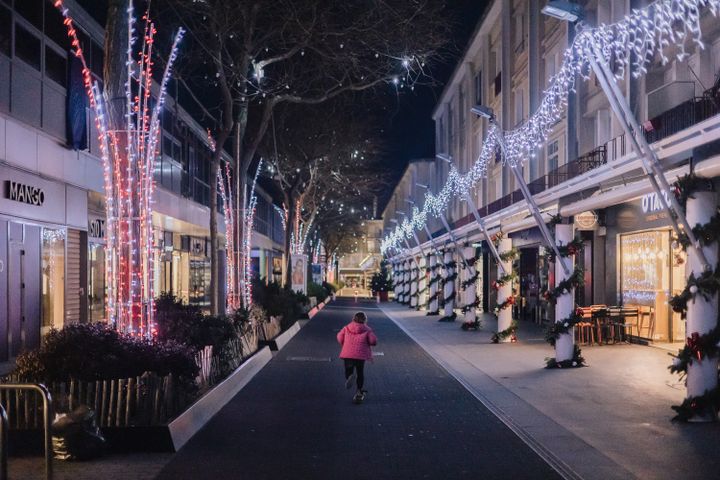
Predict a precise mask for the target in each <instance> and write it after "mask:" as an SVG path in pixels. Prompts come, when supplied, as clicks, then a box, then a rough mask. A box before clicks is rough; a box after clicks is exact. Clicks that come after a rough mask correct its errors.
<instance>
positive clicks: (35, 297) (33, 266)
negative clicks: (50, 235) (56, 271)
mask: <svg viewBox="0 0 720 480" xmlns="http://www.w3.org/2000/svg"><path fill="white" fill-rule="evenodd" d="M8 240H9V241H8V244H9V245H8V259H7V260H8V261H7V264H8V275H7V278H8V280H7V281H8V336H7V339H8V349H9V354H10V356H11V357H16V356H17V355H18V354H19V353H20V352H22V351H23V350H26V349H32V348H36V347H38V346H39V345H40V227H36V226H32V225H23V224H21V223H15V222H9V228H8Z"/></svg>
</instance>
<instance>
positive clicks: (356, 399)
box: [353, 390, 367, 403]
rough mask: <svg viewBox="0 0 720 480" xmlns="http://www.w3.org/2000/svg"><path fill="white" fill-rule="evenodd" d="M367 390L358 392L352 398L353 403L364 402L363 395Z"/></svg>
mask: <svg viewBox="0 0 720 480" xmlns="http://www.w3.org/2000/svg"><path fill="white" fill-rule="evenodd" d="M366 393H367V390H358V391H357V392H356V393H355V396H354V397H353V403H362V401H363V400H365V394H366Z"/></svg>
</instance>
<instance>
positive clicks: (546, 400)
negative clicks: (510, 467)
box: [381, 303, 720, 479]
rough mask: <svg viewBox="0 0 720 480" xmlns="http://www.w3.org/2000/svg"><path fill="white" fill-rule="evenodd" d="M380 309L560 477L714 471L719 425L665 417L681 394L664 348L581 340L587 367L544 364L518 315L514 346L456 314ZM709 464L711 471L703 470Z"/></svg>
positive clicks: (719, 459) (536, 331)
mask: <svg viewBox="0 0 720 480" xmlns="http://www.w3.org/2000/svg"><path fill="white" fill-rule="evenodd" d="M381 308H382V310H383V311H384V312H385V313H386V315H388V316H389V317H390V318H391V319H392V320H394V321H395V322H396V323H397V324H398V325H399V326H400V327H401V328H402V329H403V330H405V331H406V333H408V335H410V336H411V337H412V338H413V339H414V340H415V341H416V342H418V344H420V346H422V347H423V348H424V349H425V350H426V351H427V352H428V353H429V354H430V355H431V356H432V357H433V358H434V359H435V360H436V361H437V362H438V363H439V364H440V365H441V366H443V367H444V368H445V369H446V370H447V371H448V372H450V373H451V374H452V375H453V376H455V377H456V378H457V379H458V380H459V381H461V383H463V384H464V385H465V386H466V388H468V390H470V391H471V392H472V393H473V394H474V395H475V396H476V397H477V398H478V399H479V400H481V401H482V402H483V403H484V404H485V405H486V406H487V407H488V408H489V409H490V410H492V411H493V412H494V413H495V414H496V415H498V416H499V418H500V419H501V420H502V421H503V422H505V423H506V424H507V425H508V426H510V427H511V428H512V429H513V430H514V431H515V433H516V434H518V435H519V436H520V437H521V438H523V439H524V440H525V441H526V443H528V444H529V445H530V446H531V447H533V448H534V449H535V450H536V451H539V452H545V453H546V455H545V457H546V459H547V460H548V461H549V462H550V463H556V462H559V464H558V465H557V466H559V468H560V469H561V470H563V471H564V473H565V475H566V476H570V477H572V476H574V474H576V475H577V476H579V477H582V478H585V479H593V478H597V479H607V478H634V477H637V478H652V479H661V478H667V479H678V478H683V479H690V478H698V479H699V478H705V479H707V478H711V477H712V478H717V476H718V475H720V474H718V473H717V472H719V471H720V425H719V424H682V423H672V422H670V419H671V418H672V416H673V414H674V412H673V411H672V410H671V409H670V406H671V405H675V404H679V403H680V402H681V401H682V400H683V398H684V395H685V389H684V385H683V384H682V383H681V382H680V381H679V378H678V376H677V375H671V374H670V372H669V370H668V368H667V367H668V365H669V364H670V361H671V358H670V356H669V355H668V352H667V351H664V350H661V349H656V348H652V347H644V346H639V345H626V344H623V345H608V346H595V347H583V349H582V350H583V356H584V357H585V359H586V362H587V364H588V365H589V366H588V367H587V368H579V369H570V370H546V369H544V368H543V367H544V365H545V362H544V359H545V357H549V356H553V355H554V352H553V349H552V348H551V347H550V346H549V345H548V344H546V343H545V341H544V338H543V332H542V330H541V329H540V328H539V327H538V326H537V325H534V324H532V323H530V322H520V326H519V331H518V338H519V342H518V343H514V344H500V345H495V344H492V343H491V342H490V337H491V335H492V333H493V332H494V331H495V330H496V327H497V322H496V320H495V318H494V316H492V315H486V316H485V317H484V318H483V328H482V329H481V330H480V331H478V332H472V331H470V332H464V331H462V330H461V329H460V324H461V322H459V321H458V322H455V323H449V324H448V323H439V322H437V318H438V317H427V316H425V314H424V312H417V311H414V310H410V309H408V308H407V307H405V306H402V305H398V304H396V303H383V304H381ZM710 472H715V473H710Z"/></svg>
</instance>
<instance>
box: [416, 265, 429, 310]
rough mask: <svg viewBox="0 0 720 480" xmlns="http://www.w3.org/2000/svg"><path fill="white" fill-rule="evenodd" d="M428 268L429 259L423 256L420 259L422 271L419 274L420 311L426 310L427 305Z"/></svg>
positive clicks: (418, 303)
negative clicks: (426, 273)
mask: <svg viewBox="0 0 720 480" xmlns="http://www.w3.org/2000/svg"><path fill="white" fill-rule="evenodd" d="M426 266H427V257H425V256H424V255H423V256H422V257H420V271H419V272H418V299H417V309H418V310H420V309H422V308H425V304H426V303H427V278H426V275H425V269H426Z"/></svg>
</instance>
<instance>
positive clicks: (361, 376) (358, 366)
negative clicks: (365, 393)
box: [343, 358, 365, 390]
mask: <svg viewBox="0 0 720 480" xmlns="http://www.w3.org/2000/svg"><path fill="white" fill-rule="evenodd" d="M343 360H345V378H350V375H352V374H353V369H354V370H355V371H356V372H357V388H358V390H362V388H363V385H364V384H365V373H364V372H363V370H364V368H365V360H355V359H354V358H344V359H343Z"/></svg>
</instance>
